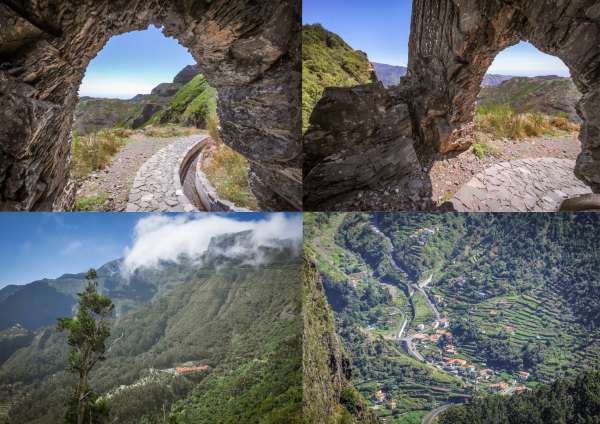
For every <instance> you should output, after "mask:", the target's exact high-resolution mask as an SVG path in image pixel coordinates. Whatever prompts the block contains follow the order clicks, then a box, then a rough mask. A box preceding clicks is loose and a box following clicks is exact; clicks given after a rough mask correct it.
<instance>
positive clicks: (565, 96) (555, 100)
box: [475, 77, 581, 147]
mask: <svg viewBox="0 0 600 424" xmlns="http://www.w3.org/2000/svg"><path fill="white" fill-rule="evenodd" d="M580 97H581V94H580V93H579V91H578V90H577V88H576V87H575V84H574V83H573V81H572V80H571V79H570V78H560V77H533V78H528V77H514V78H511V79H509V80H507V81H504V82H502V83H501V84H499V85H496V86H488V87H483V88H482V90H481V92H480V93H479V97H478V100H477V107H476V109H475V127H476V130H477V132H478V138H479V139H480V140H479V142H480V145H481V146H480V147H485V144H486V142H487V141H489V139H497V138H507V139H511V140H523V139H526V138H529V137H540V136H549V137H552V136H561V135H565V134H569V133H573V132H577V131H579V129H580V124H581V118H580V117H579V116H578V115H577V112H576V105H577V102H578V101H579V99H580Z"/></svg>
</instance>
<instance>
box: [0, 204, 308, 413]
mask: <svg viewBox="0 0 600 424" xmlns="http://www.w3.org/2000/svg"><path fill="white" fill-rule="evenodd" d="M0 230H1V233H2V235H3V236H2V239H1V240H0V258H1V260H2V265H1V266H0V281H1V284H0V422H1V423H11V424H17V423H23V424H25V423H27V424H33V423H38V424H42V423H44V424H45V423H48V424H51V423H52V424H53V423H140V424H141V423H144V424H147V423H169V424H175V423H178V424H179V423H186V424H189V423H216V422H220V423H231V422H241V423H254V422H256V423H258V422H261V423H298V424H299V423H302V315H301V309H302V303H301V286H300V273H301V266H302V265H301V251H302V217H301V215H300V214H288V215H286V214H233V213H231V214H220V215H219V214H205V215H196V216H193V215H184V214H169V215H157V214H58V213H49V214H44V213H39V214H3V215H2V216H1V219H0Z"/></svg>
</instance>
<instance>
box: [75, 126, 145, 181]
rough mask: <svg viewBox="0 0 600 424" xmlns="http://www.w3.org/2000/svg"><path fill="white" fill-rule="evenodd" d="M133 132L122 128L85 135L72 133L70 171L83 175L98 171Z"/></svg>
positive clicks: (77, 175) (76, 174)
mask: <svg viewBox="0 0 600 424" xmlns="http://www.w3.org/2000/svg"><path fill="white" fill-rule="evenodd" d="M132 133H133V132H132V131H131V130H128V129H124V128H117V129H102V130H100V131H97V132H94V133H91V134H87V135H82V136H78V135H74V136H73V140H72V143H71V171H72V174H73V175H74V176H75V177H84V176H86V175H89V174H90V173H92V172H94V171H99V170H101V169H103V168H105V167H106V166H108V164H109V163H110V161H111V159H112V157H113V156H114V155H115V154H116V153H117V152H118V151H119V150H120V149H121V148H122V147H123V146H124V145H125V144H126V143H127V139H128V138H129V136H130V135H131V134H132Z"/></svg>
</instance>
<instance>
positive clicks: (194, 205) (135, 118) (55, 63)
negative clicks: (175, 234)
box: [0, 0, 302, 212]
mask: <svg viewBox="0 0 600 424" xmlns="http://www.w3.org/2000/svg"><path fill="white" fill-rule="evenodd" d="M0 26H1V28H2V29H1V30H0V81H1V82H0V84H1V86H0V102H1V103H0V105H1V106H0V123H1V125H2V131H1V132H0V163H1V166H0V184H1V186H0V210H4V211H73V210H79V211H128V212H204V211H208V212H223V211H297V210H301V209H302V199H301V197H302V195H301V193H302V182H301V180H302V176H301V166H300V163H301V153H302V145H301V139H300V134H301V133H300V126H301V118H300V110H299V107H298V105H299V104H300V2H299V1H297V0H273V1H269V2H257V1H254V0H218V1H203V0H197V1H186V0H174V1H149V2H134V3H133V4H132V3H131V2H128V1H122V0H119V1H115V0H94V1H89V2H81V1H78V0H54V1H46V2H38V1H33V0H23V1H20V0H18V1H12V0H11V1H2V2H0Z"/></svg>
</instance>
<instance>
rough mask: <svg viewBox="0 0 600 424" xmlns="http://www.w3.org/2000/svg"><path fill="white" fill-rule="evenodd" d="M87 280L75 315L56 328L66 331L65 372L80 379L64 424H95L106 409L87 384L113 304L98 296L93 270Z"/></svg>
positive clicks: (101, 349) (103, 346)
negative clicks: (69, 350) (68, 349)
mask: <svg viewBox="0 0 600 424" xmlns="http://www.w3.org/2000/svg"><path fill="white" fill-rule="evenodd" d="M86 280H87V285H86V287H85V290H84V291H83V293H79V294H78V296H79V308H78V310H77V314H76V315H75V316H74V317H72V318H59V320H58V326H57V327H58V330H59V331H69V338H68V343H69V346H71V352H70V354H69V362H68V370H69V371H71V372H72V373H74V374H76V375H78V376H79V382H78V384H77V385H76V386H75V389H74V393H73V397H72V399H71V401H70V403H69V407H68V410H67V413H66V416H65V422H66V423H67V424H74V423H76V424H84V423H85V424H97V423H101V422H103V420H104V418H106V416H107V415H108V409H107V407H106V405H105V404H104V403H103V402H100V401H98V400H97V398H96V395H95V394H94V392H93V391H92V389H91V387H90V385H89V382H88V380H89V373H90V371H91V370H92V368H93V367H94V366H95V365H96V364H97V363H98V362H99V361H102V360H104V359H105V357H104V353H105V352H106V340H107V339H108V337H109V336H110V323H109V318H110V316H111V315H112V313H113V310H114V304H113V303H112V301H111V300H110V298H109V297H107V296H103V295H101V294H99V293H98V281H97V275H96V270H94V269H90V270H89V271H88V273H87V275H86Z"/></svg>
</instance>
